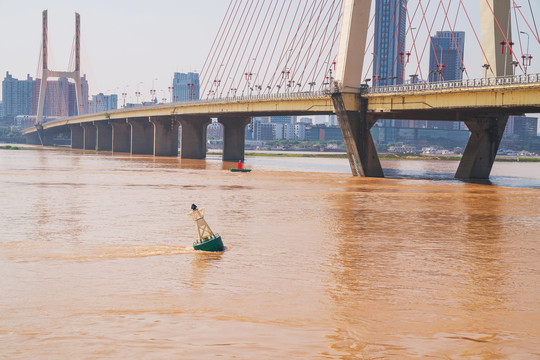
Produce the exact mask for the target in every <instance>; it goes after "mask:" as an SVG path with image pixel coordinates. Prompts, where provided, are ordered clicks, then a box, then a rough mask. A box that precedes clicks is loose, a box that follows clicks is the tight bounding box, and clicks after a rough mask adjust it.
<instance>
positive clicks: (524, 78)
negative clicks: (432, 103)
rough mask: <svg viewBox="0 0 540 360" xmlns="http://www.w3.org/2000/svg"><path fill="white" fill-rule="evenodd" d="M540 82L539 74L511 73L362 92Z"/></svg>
mask: <svg viewBox="0 0 540 360" xmlns="http://www.w3.org/2000/svg"><path fill="white" fill-rule="evenodd" d="M531 83H540V74H528V75H512V76H501V77H496V78H495V77H493V78H482V79H465V80H451V81H437V82H426V83H417V84H401V85H388V86H374V87H364V88H363V90H362V93H363V94H381V93H394V92H414V91H434V90H446V89H467V88H481V87H493V86H504V85H514V84H531Z"/></svg>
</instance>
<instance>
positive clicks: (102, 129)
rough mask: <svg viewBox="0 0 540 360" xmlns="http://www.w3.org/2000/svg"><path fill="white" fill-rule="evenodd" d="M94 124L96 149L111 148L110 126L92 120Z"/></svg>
mask: <svg viewBox="0 0 540 360" xmlns="http://www.w3.org/2000/svg"><path fill="white" fill-rule="evenodd" d="M94 125H95V126H96V138H97V140H96V150H100V151H111V150H112V127H111V125H109V124H107V123H105V122H97V121H96V122H94Z"/></svg>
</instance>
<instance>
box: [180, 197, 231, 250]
mask: <svg viewBox="0 0 540 360" xmlns="http://www.w3.org/2000/svg"><path fill="white" fill-rule="evenodd" d="M188 216H190V217H191V218H192V219H193V221H195V226H196V228H197V240H196V241H195V242H194V243H193V248H194V249H195V250H201V251H223V241H222V240H221V236H220V235H219V234H214V233H213V232H212V230H211V229H210V226H208V223H207V222H206V220H204V208H202V209H198V208H197V205H195V204H192V205H191V212H189V213H188Z"/></svg>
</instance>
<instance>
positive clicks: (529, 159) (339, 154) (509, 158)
mask: <svg viewBox="0 0 540 360" xmlns="http://www.w3.org/2000/svg"><path fill="white" fill-rule="evenodd" d="M0 150H43V148H41V147H38V146H33V145H25V144H1V145H0ZM47 150H72V149H71V148H69V147H47ZM73 150H77V151H95V150H82V149H73ZM206 154H207V155H221V154H222V153H221V151H208V152H207V153H206ZM245 156H246V157H257V156H266V157H296V158H300V157H303V158H330V159H346V158H347V154H346V153H343V152H335V153H332V152H313V153H311V152H299V151H275V152H272V151H270V152H249V151H246V152H245ZM379 159H380V160H425V161H440V160H443V161H460V160H461V155H424V154H394V153H379ZM495 161H506V162H540V156H538V157H518V156H508V155H497V157H496V159H495Z"/></svg>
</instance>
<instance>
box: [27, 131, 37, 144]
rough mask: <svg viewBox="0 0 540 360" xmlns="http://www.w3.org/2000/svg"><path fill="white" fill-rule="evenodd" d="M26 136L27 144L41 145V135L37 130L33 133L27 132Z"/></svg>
mask: <svg viewBox="0 0 540 360" xmlns="http://www.w3.org/2000/svg"><path fill="white" fill-rule="evenodd" d="M24 137H25V138H26V143H27V144H31V145H41V140H40V137H39V133H38V132H37V131H36V132H33V133H30V134H26V135H24Z"/></svg>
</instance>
